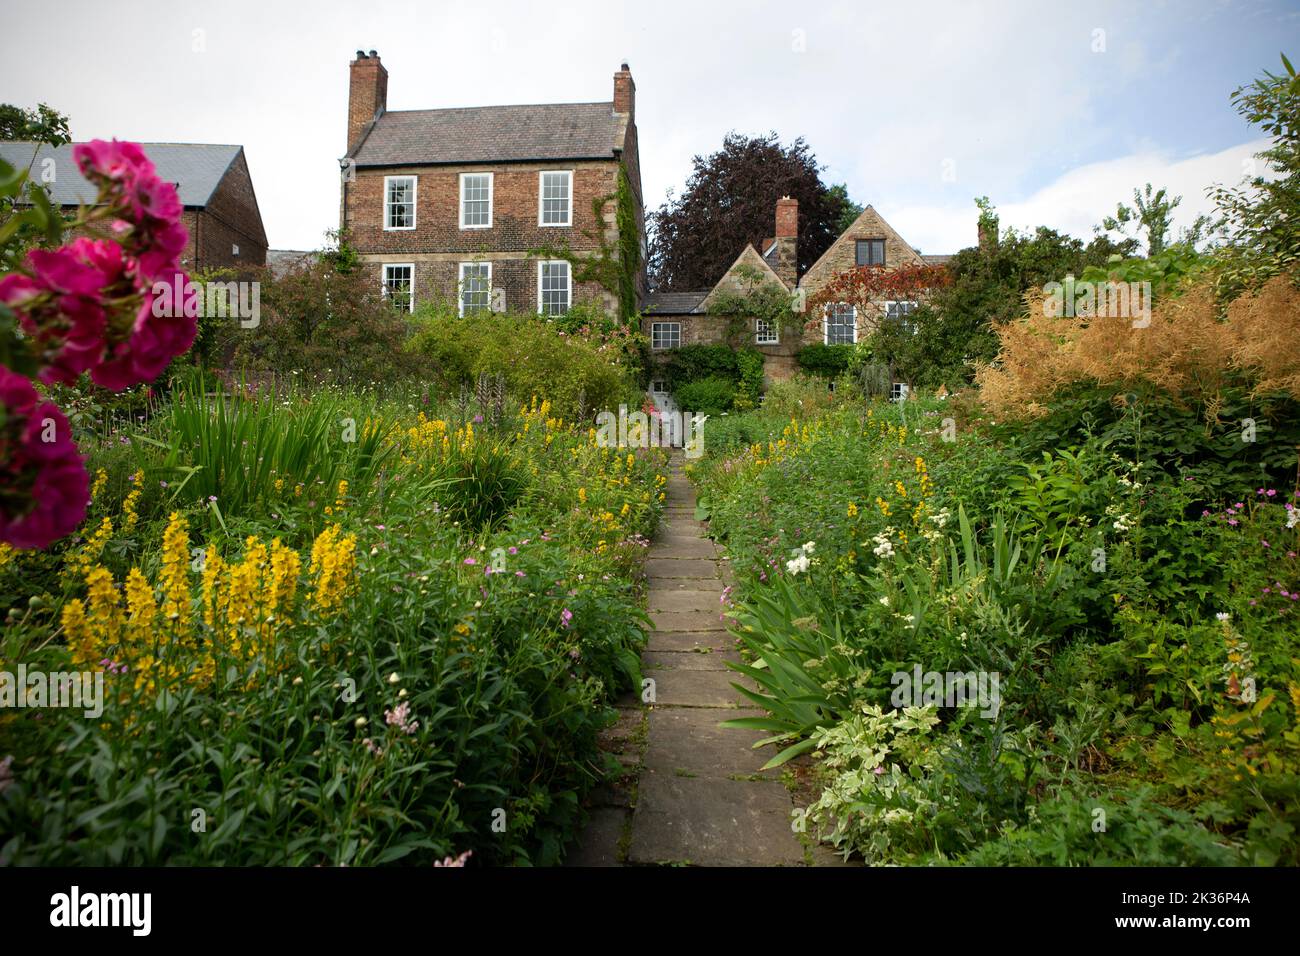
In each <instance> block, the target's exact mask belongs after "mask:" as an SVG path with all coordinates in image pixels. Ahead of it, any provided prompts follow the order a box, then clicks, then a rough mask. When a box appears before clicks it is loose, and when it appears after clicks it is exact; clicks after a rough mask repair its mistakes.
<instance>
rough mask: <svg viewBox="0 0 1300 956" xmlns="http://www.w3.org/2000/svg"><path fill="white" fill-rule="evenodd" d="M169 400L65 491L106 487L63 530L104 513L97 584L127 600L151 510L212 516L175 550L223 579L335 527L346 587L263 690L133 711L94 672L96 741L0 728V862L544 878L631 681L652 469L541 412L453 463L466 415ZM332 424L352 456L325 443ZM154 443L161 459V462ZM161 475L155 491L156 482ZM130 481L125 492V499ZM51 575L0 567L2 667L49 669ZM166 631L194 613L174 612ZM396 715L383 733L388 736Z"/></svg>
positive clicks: (204, 398) (46, 727)
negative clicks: (474, 872)
mask: <svg viewBox="0 0 1300 956" xmlns="http://www.w3.org/2000/svg"><path fill="white" fill-rule="evenodd" d="M175 401H176V403H177V404H178V405H179V406H180V407H179V408H178V409H177V408H172V407H168V406H164V407H162V408H159V409H156V410H155V412H154V414H153V416H152V419H151V421H149V422H147V423H146V424H145V426H144V430H145V431H146V435H145V436H141V435H139V434H133V435H132V440H131V442H130V443H129V444H128V443H123V442H121V441H119V440H118V436H116V435H114V436H105V437H106V438H108V439H110V440H106V441H105V442H104V443H103V444H102V445H98V446H97V447H95V448H94V449H93V450H92V454H91V460H90V462H89V467H90V469H91V472H92V474H94V473H95V472H97V471H98V470H99V469H100V468H103V469H104V470H105V473H106V480H105V482H104V484H103V486H102V488H101V490H100V492H99V495H98V496H97V498H96V501H95V504H94V511H93V514H92V518H91V520H90V522H89V524H88V527H87V529H86V530H87V533H88V532H89V530H91V528H90V527H89V525H91V524H97V523H98V522H99V521H100V520H101V519H102V518H104V517H111V518H112V520H113V522H114V528H115V531H114V534H113V536H112V537H111V538H110V540H109V541H108V542H107V544H106V545H105V547H104V552H103V554H102V555H100V556H99V557H98V558H97V559H96V560H98V561H99V562H101V563H103V564H104V565H105V566H107V567H109V568H110V569H111V570H112V571H113V572H114V573H115V574H116V575H117V576H118V577H119V579H120V578H121V576H122V571H123V563H124V562H125V563H126V565H130V564H131V563H133V562H137V563H138V565H139V566H140V567H141V568H143V569H144V571H145V572H146V573H147V574H149V575H150V576H151V577H152V576H153V567H154V566H155V565H156V562H157V560H158V554H157V551H158V548H157V542H158V541H159V539H160V537H161V532H162V526H163V524H164V523H165V522H166V520H167V514H168V512H169V511H170V510H172V509H180V510H184V511H186V512H187V513H188V515H189V516H190V518H191V521H190V527H191V531H192V532H193V531H195V530H200V529H196V524H199V525H201V524H202V522H201V521H200V522H195V521H194V520H193V519H194V518H196V517H200V516H210V518H211V523H210V525H209V527H208V529H207V532H208V533H207V534H206V536H205V535H202V534H201V535H200V538H199V542H198V543H200V544H208V545H210V546H212V547H215V548H216V549H217V551H218V553H221V554H223V555H225V556H226V557H229V558H235V557H237V556H238V555H239V554H241V553H242V550H243V544H242V540H243V538H244V536H245V535H251V534H256V535H258V536H260V537H261V538H262V540H263V541H269V540H270V539H271V538H272V537H277V538H281V539H282V540H283V541H285V542H286V543H287V544H289V546H291V547H302V546H303V545H304V544H305V543H306V542H307V541H308V540H310V537H311V533H310V532H311V529H318V528H319V527H320V526H321V524H322V523H331V522H335V521H337V522H341V523H342V525H343V527H344V528H345V529H346V530H347V531H348V532H349V533H352V534H355V535H356V536H357V539H358V540H357V546H356V554H357V557H358V584H359V587H358V589H357V590H356V592H355V593H354V594H351V595H350V596H349V597H348V599H347V607H346V609H345V611H344V612H343V613H341V614H340V615H338V616H336V617H333V618H331V619H329V620H328V621H321V622H320V623H319V626H318V627H317V628H314V629H304V630H305V633H304V632H303V631H295V632H293V637H292V643H291V645H289V646H286V647H283V648H282V650H283V652H284V653H283V660H284V663H285V666H284V669H283V670H280V671H276V672H273V673H262V672H258V673H254V674H252V675H251V679H250V675H249V674H245V673H237V672H235V671H234V670H232V671H231V673H230V674H229V675H226V674H222V673H218V675H217V679H216V683H215V685H214V686H213V687H212V688H211V689H200V688H198V687H195V686H190V685H188V684H184V685H182V686H179V687H177V688H176V689H174V690H171V691H166V692H164V691H159V692H157V693H156V694H152V695H151V694H149V693H147V692H144V691H141V690H140V689H139V688H138V687H134V686H133V684H132V682H131V681H130V680H129V679H126V678H121V677H117V676H116V675H107V677H108V679H107V681H106V685H107V688H108V700H107V709H106V711H105V714H104V716H103V719H100V720H86V719H84V718H83V716H82V714H81V712H80V711H72V710H67V709H51V710H48V711H44V712H41V713H40V714H39V719H38V715H37V712H35V711H33V710H30V709H29V710H24V711H21V712H17V711H12V710H11V711H7V712H5V713H3V714H0V753H3V754H4V755H6V756H7V755H10V754H12V755H13V762H12V766H11V767H10V768H8V769H9V770H10V773H9V774H8V775H7V777H6V784H7V786H5V787H4V789H3V792H0V833H3V834H4V836H3V838H0V865H37V864H44V865H83V866H84V865H144V864H154V865H248V866H253V865H281V866H283V865H289V866H311V865H325V866H330V865H344V864H347V865H349V866H361V865H380V864H390V863H398V862H400V863H403V864H409V865H416V866H428V865H429V864H431V863H432V862H434V861H436V860H441V859H442V858H444V857H446V856H449V855H455V854H458V853H460V852H462V851H465V850H472V851H473V857H472V858H471V860H470V864H471V865H511V864H516V865H518V864H523V865H530V864H535V865H546V864H555V863H558V862H559V861H560V860H561V859H562V857H563V854H564V851H565V847H566V845H567V844H568V843H570V842H571V841H572V839H573V837H574V836H575V834H576V832H577V830H578V828H579V827H580V826H581V824H582V823H583V815H584V811H583V809H582V805H581V802H582V799H583V796H584V794H585V793H586V792H587V791H588V790H589V789H590V788H591V787H592V786H593V785H594V784H595V783H597V782H598V780H599V779H600V776H601V767H602V754H601V751H600V749H599V746H598V734H599V732H600V731H601V730H602V728H604V727H605V726H606V725H608V724H609V723H610V722H611V721H612V720H613V718H614V716H615V711H614V709H613V708H612V706H611V702H612V701H613V700H615V699H616V697H617V696H618V695H619V694H621V693H623V692H626V691H628V690H631V689H632V688H636V687H639V685H640V673H639V668H638V663H637V651H638V649H639V648H640V646H641V644H642V643H643V640H644V630H645V628H646V627H647V619H646V615H645V612H644V611H643V610H641V608H640V606H639V603H638V599H637V591H636V587H635V585H634V583H633V576H634V573H635V571H636V568H637V567H638V564H639V561H640V559H641V556H642V554H643V553H644V552H643V548H642V547H641V546H640V544H639V543H638V540H639V538H641V537H644V536H647V535H649V534H650V533H652V531H653V528H654V524H655V521H656V520H657V517H658V513H659V509H660V505H659V503H658V501H657V500H656V499H655V497H654V495H655V493H656V491H657V489H658V487H659V486H660V484H661V482H662V480H663V479H662V477H661V475H662V472H663V471H664V466H665V465H666V458H665V456H664V455H663V453H661V452H659V451H658V450H649V451H646V452H638V453H637V454H636V455H634V456H633V455H629V456H619V457H618V461H617V468H615V463H614V459H613V457H612V456H610V455H609V454H607V453H605V452H603V451H602V450H601V449H599V448H597V447H595V446H594V445H593V444H592V442H591V440H590V438H589V436H588V434H587V431H586V429H585V428H582V427H566V426H562V425H560V424H559V423H558V422H556V421H555V420H554V418H552V417H550V413H549V411H548V410H545V409H542V408H533V409H531V410H529V411H527V412H525V413H523V415H522V416H521V417H522V418H523V419H524V421H523V422H519V421H517V420H516V419H513V418H512V419H510V420H502V421H501V422H500V423H499V424H498V425H497V426H496V427H494V426H493V425H492V421H491V416H490V415H485V417H486V418H487V419H488V420H487V421H485V422H483V423H481V424H480V425H476V426H475V436H474V438H472V439H471V438H469V437H468V431H467V430H466V429H461V430H460V431H459V433H457V432H456V431H455V422H456V421H457V420H461V419H464V420H467V419H465V415H466V413H467V412H470V411H472V410H471V409H463V408H458V407H456V406H454V405H450V406H448V405H444V406H442V407H441V408H440V407H438V406H434V405H424V406H423V407H422V408H421V411H422V412H424V416H423V417H417V416H416V414H415V412H414V411H413V406H414V402H407V401H398V400H395V399H387V400H382V401H381V400H379V399H377V398H376V397H375V396H374V394H373V393H372V392H370V391H359V390H350V389H337V388H335V389H328V390H323V391H315V392H308V391H307V390H299V391H297V392H295V393H294V394H292V395H289V396H279V397H278V398H276V399H273V398H271V397H270V396H263V397H260V398H259V397H253V398H242V397H238V398H237V397H231V396H224V397H220V396H209V395H207V394H206V393H205V392H203V391H199V392H196V393H190V392H188V391H185V392H183V393H182V394H180V395H178V396H177V397H176V400H175ZM484 411H485V412H487V411H489V410H484ZM344 415H346V416H348V417H355V419H356V422H357V428H358V436H357V438H358V440H357V442H356V443H355V444H353V443H349V442H346V441H342V440H339V439H338V438H335V437H334V429H335V426H336V425H337V422H338V419H339V417H341V416H344ZM435 418H436V419H437V422H436V423H435V422H431V419H435ZM548 419H549V420H548ZM367 422H373V423H374V424H373V427H371V426H370V425H368V424H367ZM443 422H450V423H451V424H450V425H449V426H448V427H449V428H450V429H451V430H452V433H451V436H450V437H451V438H452V439H454V440H453V441H451V442H449V444H451V445H453V446H454V447H453V448H449V449H448V453H447V455H446V456H443V455H441V454H440V453H439V452H438V449H439V448H441V447H442V445H441V440H440V438H439V436H440V435H441V434H443V432H442V431H440V430H439V428H438V427H437V426H440V425H441V424H442V423H443ZM426 432H427V433H428V435H429V436H431V438H430V439H429V440H428V441H420V440H419V439H420V437H421V436H424V435H425V434H426ZM173 434H175V435H176V436H177V437H176V447H175V448H174V449H173V448H172V447H171V446H170V445H169V444H168V443H167V442H165V441H163V442H161V443H160V439H170V438H171V437H172V436H173ZM370 435H376V436H382V438H379V439H377V441H378V445H377V446H373V445H372V446H368V445H367V442H368V440H369V439H368V436H370ZM145 438H149V439H152V440H145ZM173 453H175V454H176V455H178V456H179V457H178V459H177V462H176V464H177V468H176V470H175V472H174V473H169V472H168V471H167V470H166V468H164V467H163V466H162V465H161V464H160V463H161V462H165V461H166V460H167V459H168V457H169V456H171V455H173ZM444 459H447V460H444ZM284 468H289V469H292V471H289V472H287V473H286V472H285V471H283V470H282V469H284ZM186 469H189V470H190V471H191V477H190V478H189V479H188V481H186V479H185V478H184V474H183V473H184V472H185V471H186ZM272 469H274V474H272ZM137 470H143V471H144V472H145V473H146V478H145V480H144V483H143V485H142V486H139V485H134V484H133V483H132V482H130V481H128V480H127V478H126V476H127V475H130V474H133V473H134V472H136V471H137ZM245 471H246V472H247V474H244V472H245ZM168 474H171V475H172V476H173V480H172V481H170V482H169V483H168V486H167V487H163V485H162V483H161V481H160V480H159V476H160V475H168ZM367 474H371V475H378V474H382V475H383V479H384V480H383V487H382V490H381V489H380V488H379V486H378V482H376V483H375V485H374V487H373V490H372V491H371V492H370V493H367V490H366V477H365V476H366V475H367ZM615 477H616V478H617V480H613V479H615ZM280 478H283V479H285V481H286V486H285V488H284V489H283V490H282V492H277V490H276V488H275V481H276V480H278V479H280ZM334 479H346V480H348V481H349V487H348V489H347V491H346V493H344V492H342V491H340V490H339V489H338V488H337V487H336V486H335V487H328V486H327V485H326V482H329V481H333V480H334ZM625 479H626V483H624V480H625ZM205 480H208V481H213V482H214V483H213V484H212V485H211V490H213V491H214V492H215V493H216V494H217V495H218V501H217V502H216V503H210V502H208V501H207V499H206V496H203V495H202V492H203V491H206V490H208V489H207V488H200V487H199V486H200V483H201V482H202V481H205ZM182 482H184V484H182ZM297 484H301V485H302V486H303V487H302V493H301V494H295V493H294V486H295V485H297ZM136 489H138V491H139V492H140V495H139V496H138V497H137V498H136V499H135V503H134V505H133V507H134V508H135V510H136V511H137V512H138V520H139V525H138V526H135V527H134V528H127V527H126V526H125V523H124V518H123V510H124V509H123V504H122V502H123V498H124V496H126V495H128V494H130V493H131V492H132V491H133V490H136ZM579 489H582V490H583V492H584V498H583V499H580V498H579V495H578V491H579ZM277 494H279V495H281V497H279V498H276V497H275V496H276V495H277ZM263 496H269V497H270V498H271V499H273V500H270V501H268V500H263ZM336 496H339V497H341V499H342V504H341V505H339V504H338V502H336V501H335V497H336ZM336 505H337V507H336ZM325 509H330V510H329V511H326V510H325ZM606 514H609V515H612V516H619V517H617V518H616V519H615V521H614V522H613V524H612V525H611V522H610V521H609V520H608V519H606V518H605V517H604V516H605V515H606ZM304 532H306V533H304ZM205 538H206V540H204V539H205ZM191 543H194V540H193V538H192V539H191ZM82 544H84V542H75V543H71V544H70V545H69V547H70V548H71V549H73V550H74V551H75V549H76V548H77V547H80V546H81V545H82ZM68 556H69V555H68V552H67V551H65V552H63V553H62V554H60V553H58V552H56V551H55V550H54V549H51V550H49V551H43V552H36V553H31V554H28V553H22V554H18V555H16V556H14V555H10V556H9V558H10V560H9V561H8V563H6V564H4V565H3V566H0V599H4V600H5V603H6V606H12V607H15V608H18V607H21V608H22V609H23V613H21V614H17V615H10V616H9V618H8V619H7V620H6V621H4V622H3V624H0V663H3V664H4V665H5V668H6V669H10V670H12V665H13V663H14V662H23V663H25V664H27V665H28V667H29V668H33V669H36V668H39V669H41V670H45V671H48V670H64V669H66V668H67V663H68V656H67V649H66V648H65V647H64V645H63V642H62V641H61V640H60V639H59V637H58V621H59V618H60V610H61V608H62V606H63V604H64V603H65V601H66V600H67V598H68V597H70V596H72V595H73V594H80V593H82V592H81V590H80V588H81V585H80V583H79V582H76V581H73V582H69V583H67V585H66V586H67V588H68V590H67V591H65V590H64V584H63V583H61V580H62V579H61V575H60V574H59V567H58V565H59V563H60V561H61V559H66V558H67V557H68ZM302 559H303V565H304V567H306V565H307V562H308V560H309V555H307V554H303V555H302ZM496 562H500V566H497V567H494V568H493V569H494V570H497V571H499V573H492V574H488V573H485V570H486V569H488V568H489V567H493V565H494V563H496ZM197 577H198V576H197V575H196V576H195V578H196V580H197ZM32 598H35V599H36V600H31V599H32ZM191 610H192V611H193V612H194V613H195V614H199V615H201V614H202V606H201V603H200V602H199V601H198V600H197V596H196V600H195V601H194V602H193V604H192V607H191ZM353 690H355V693H352V691H353ZM400 704H406V705H407V706H408V707H409V712H408V719H409V720H410V721H413V722H414V725H413V726H412V727H411V730H410V732H409V733H408V732H405V731H403V730H402V729H401V728H399V727H398V726H396V725H395V724H394V723H393V722H392V721H391V720H390V718H389V717H388V715H389V714H392V713H393V712H394V711H395V709H396V708H397V707H398V706H399V705H400ZM127 714H129V720H124V719H123V718H124V717H125V716H126V715H127ZM196 808H198V809H201V810H203V811H204V814H205V820H204V822H205V824H206V828H205V829H204V830H203V831H201V832H198V831H195V830H193V829H192V828H191V827H192V823H193V822H194V820H195V817H194V815H193V811H194V810H195V809H196ZM501 811H504V812H505V814H506V816H505V822H506V824H507V825H506V828H505V831H504V832H502V831H501V830H500V828H499V826H494V824H497V823H498V821H499V820H500V812H501Z"/></svg>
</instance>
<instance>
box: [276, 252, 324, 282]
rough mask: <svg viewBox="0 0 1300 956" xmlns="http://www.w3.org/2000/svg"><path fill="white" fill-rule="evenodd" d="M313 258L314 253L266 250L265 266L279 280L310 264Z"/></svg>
mask: <svg viewBox="0 0 1300 956" xmlns="http://www.w3.org/2000/svg"><path fill="white" fill-rule="evenodd" d="M313 256H315V253H313V252H306V251H304V250H300V249H267V250H266V266H267V268H268V269H270V270H271V274H272V275H273V276H275V277H276V278H277V279H279V278H283V277H284V276H286V275H288V274H289V273H290V272H293V271H294V270H295V269H297V268H298V267H299V266H301V265H304V264H306V263H308V262H310V261H311V260H312V258H313Z"/></svg>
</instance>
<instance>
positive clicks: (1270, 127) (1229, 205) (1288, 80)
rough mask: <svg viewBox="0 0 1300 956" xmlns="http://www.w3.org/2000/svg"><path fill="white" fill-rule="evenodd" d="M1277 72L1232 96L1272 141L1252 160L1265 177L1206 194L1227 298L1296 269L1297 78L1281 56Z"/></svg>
mask: <svg viewBox="0 0 1300 956" xmlns="http://www.w3.org/2000/svg"><path fill="white" fill-rule="evenodd" d="M1282 66H1283V68H1284V70H1285V73H1284V74H1281V75H1277V74H1273V73H1270V72H1268V71H1267V70H1266V71H1265V72H1264V75H1263V76H1262V77H1260V78H1259V79H1257V80H1255V82H1254V84H1253V85H1251V86H1243V87H1240V88H1238V89H1237V90H1235V91H1234V92H1233V94H1232V103H1233V105H1234V106H1235V107H1236V110H1237V112H1238V113H1240V114H1241V115H1242V116H1243V117H1245V118H1246V120H1247V122H1249V123H1251V124H1252V125H1255V126H1258V127H1260V128H1261V129H1263V130H1264V132H1266V133H1268V134H1269V135H1270V136H1272V137H1273V145H1272V146H1270V147H1269V148H1268V149H1266V150H1265V151H1264V152H1262V153H1259V154H1257V157H1256V158H1257V159H1259V160H1262V161H1263V163H1262V164H1261V165H1265V166H1266V167H1271V174H1270V175H1265V170H1264V169H1259V170H1252V173H1253V175H1251V176H1248V177H1246V178H1245V179H1244V180H1243V181H1242V182H1241V183H1240V184H1239V185H1238V186H1236V187H1227V186H1214V187H1212V188H1211V189H1210V190H1209V195H1210V197H1211V198H1212V199H1214V201H1215V204H1216V205H1217V206H1218V216H1217V219H1216V221H1215V228H1216V230H1218V232H1219V234H1220V235H1222V236H1223V238H1224V241H1225V245H1224V247H1223V248H1222V249H1220V250H1218V252H1219V256H1220V259H1221V260H1222V267H1221V272H1220V279H1219V292H1220V294H1221V295H1224V296H1227V297H1231V296H1232V295H1234V294H1236V292H1238V291H1240V290H1241V289H1243V288H1245V287H1247V286H1251V285H1254V284H1256V283H1257V282H1259V281H1261V280H1263V279H1266V278H1268V277H1269V276H1273V275H1277V274H1278V273H1279V272H1290V271H1294V270H1295V269H1296V267H1297V265H1298V264H1300V77H1297V75H1296V71H1295V69H1294V68H1293V67H1292V66H1291V62H1290V61H1289V60H1288V59H1287V58H1286V57H1285V56H1283V57H1282Z"/></svg>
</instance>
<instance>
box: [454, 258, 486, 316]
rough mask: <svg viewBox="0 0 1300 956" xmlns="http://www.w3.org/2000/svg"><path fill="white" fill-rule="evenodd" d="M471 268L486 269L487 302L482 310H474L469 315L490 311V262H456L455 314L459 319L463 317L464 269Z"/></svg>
mask: <svg viewBox="0 0 1300 956" xmlns="http://www.w3.org/2000/svg"><path fill="white" fill-rule="evenodd" d="M466 266H473V267H474V268H482V267H484V266H486V267H487V301H486V302H484V303H483V308H481V309H478V308H476V309H474V310H473V312H471V313H470V314H471V315H473V314H475V313H478V312H491V311H492V261H491V260H490V259H489V260H480V261H477V262H475V261H471V262H458V263H457V264H456V314H457V315H459V316H460V317H461V318H464V317H465V268H466Z"/></svg>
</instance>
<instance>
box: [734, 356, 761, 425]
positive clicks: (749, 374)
mask: <svg viewBox="0 0 1300 956" xmlns="http://www.w3.org/2000/svg"><path fill="white" fill-rule="evenodd" d="M736 364H737V365H738V366H739V368H740V381H739V382H737V383H736V401H735V406H736V408H737V409H740V410H744V409H749V408H754V407H755V406H757V405H758V403H759V400H760V398H761V396H762V393H763V353H762V352H760V351H758V349H752V348H748V349H741V350H740V351H739V352H737V353H736Z"/></svg>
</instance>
